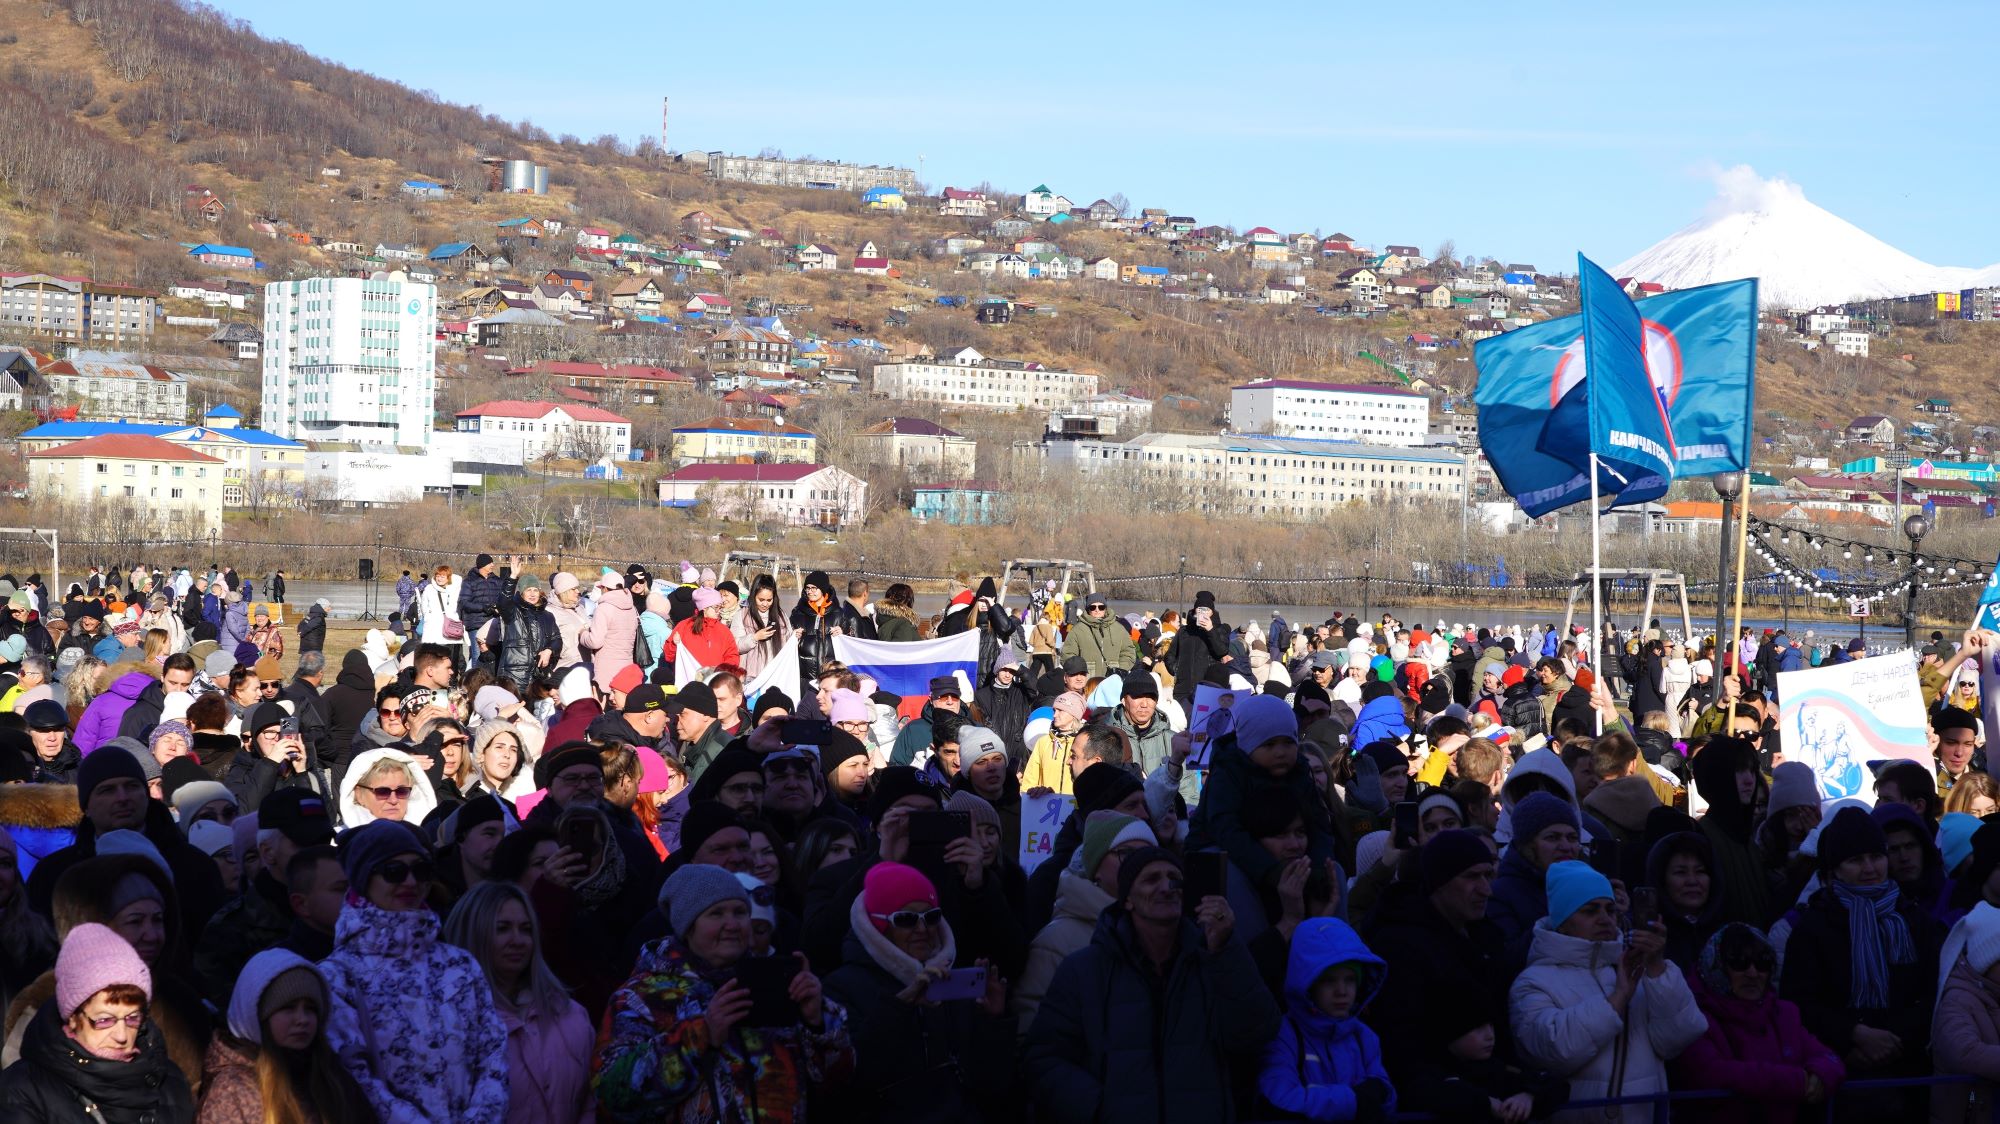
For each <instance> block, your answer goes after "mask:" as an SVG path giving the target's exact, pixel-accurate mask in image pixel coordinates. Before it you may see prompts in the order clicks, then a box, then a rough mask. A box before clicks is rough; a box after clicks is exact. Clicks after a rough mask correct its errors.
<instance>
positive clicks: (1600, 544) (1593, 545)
mask: <svg viewBox="0 0 2000 1124" xmlns="http://www.w3.org/2000/svg"><path fill="white" fill-rule="evenodd" d="M1597 503H1598V500H1597V454H1596V452H1594V451H1593V452H1592V453H1591V454H1590V647H1589V649H1588V651H1589V652H1590V666H1591V671H1592V673H1593V674H1594V675H1596V676H1599V677H1601V676H1603V675H1604V674H1605V670H1606V669H1605V667H1604V666H1603V660H1602V658H1601V657H1602V656H1603V653H1604V582H1603V578H1602V575H1603V573H1604V534H1603V530H1602V523H1603V519H1602V516H1603V512H1602V511H1600V510H1599V508H1598V506H1597ZM1607 689H1608V688H1607ZM1590 713H1591V715H1592V716H1593V717H1594V718H1595V719H1596V721H1597V733H1598V734H1600V735H1601V734H1603V733H1604V712H1603V711H1600V710H1598V709H1597V708H1596V707H1594V706H1593V707H1591V708H1590Z"/></svg>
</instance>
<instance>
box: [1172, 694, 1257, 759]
mask: <svg viewBox="0 0 2000 1124" xmlns="http://www.w3.org/2000/svg"><path fill="white" fill-rule="evenodd" d="M1249 695H1250V692H1248V691H1235V690H1231V689H1230V688H1228V687H1218V686H1216V685H1215V684H1213V683H1202V684H1199V685H1197V686H1196V687H1195V689H1194V709H1193V710H1192V711H1191V712H1190V713H1189V714H1188V735H1189V737H1188V759H1187V767H1188V768H1190V769H1206V768H1208V755H1209V753H1210V751H1211V750H1213V749H1214V747H1215V739H1217V738H1219V737H1221V736H1222V735H1224V734H1226V733H1228V732H1229V729H1230V722H1231V720H1232V719H1231V717H1230V708H1231V707H1233V706H1235V705H1236V702H1237V700H1238V699H1241V698H1247V697H1249Z"/></svg>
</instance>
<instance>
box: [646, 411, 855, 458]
mask: <svg viewBox="0 0 2000 1124" xmlns="http://www.w3.org/2000/svg"><path fill="white" fill-rule="evenodd" d="M818 444H819V439H818V438H817V437H815V436H813V432H812V431H811V430H809V429H800V428H799V427H798V426H795V425H786V424H785V423H783V422H780V421H777V420H776V419H773V418H721V417H716V418H703V419H702V420H701V421H698V422H695V423H694V424H693V425H683V426H676V427H675V428H674V431H673V459H674V462H675V463H676V464H691V463H693V462H696V461H753V462H760V463H771V464H805V463H808V462H810V461H811V460H812V459H813V455H814V453H815V451H816V450H817V448H818Z"/></svg>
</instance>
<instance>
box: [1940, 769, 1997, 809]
mask: <svg viewBox="0 0 2000 1124" xmlns="http://www.w3.org/2000/svg"><path fill="white" fill-rule="evenodd" d="M1944 810H1945V811H1946V812H1964V813H1966V814H1967V815H1971V816H1978V817H1980V818H1982V819H1984V818H1985V817H1987V816H1989V815H1991V814H1993V813H1994V812H1995V811H2000V781H1996V780H1994V779H1993V775H1992V774H1991V773H1980V772H1971V773H1967V774H1965V775H1964V776H1962V777H1960V778H1959V779H1958V780H1957V781H1956V782H1954V783H1953V784H1952V786H1951V788H1950V790H1949V791H1947V792H1946V793H1945V794H1944Z"/></svg>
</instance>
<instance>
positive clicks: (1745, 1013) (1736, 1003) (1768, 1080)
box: [1674, 979, 1847, 1124]
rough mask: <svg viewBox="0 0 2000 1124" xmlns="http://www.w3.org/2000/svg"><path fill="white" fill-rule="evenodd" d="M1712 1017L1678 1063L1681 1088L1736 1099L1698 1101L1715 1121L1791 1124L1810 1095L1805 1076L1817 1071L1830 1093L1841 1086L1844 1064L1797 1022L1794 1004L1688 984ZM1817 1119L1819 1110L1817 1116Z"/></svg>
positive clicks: (1769, 993) (1704, 1113)
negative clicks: (1717, 1091)
mask: <svg viewBox="0 0 2000 1124" xmlns="http://www.w3.org/2000/svg"><path fill="white" fill-rule="evenodd" d="M1690 987H1691V989H1692V990H1693V991H1694V997H1695V1002H1696V1004H1698V1005H1699V1006H1700V1007H1701V1012H1702V1014H1704V1015H1707V1016H1708V1032H1707V1033H1705V1034H1703V1035H1702V1036H1701V1037H1700V1038H1697V1039H1695V1041H1694V1044H1693V1045H1691V1046H1689V1047H1688V1048H1687V1049H1686V1050H1684V1051H1682V1052H1681V1056H1680V1057H1679V1059H1677V1060H1676V1061H1675V1063H1674V1070H1675V1072H1674V1087H1675V1088H1677V1089H1727V1090H1728V1091H1730V1092H1732V1093H1735V1094H1736V1097H1735V1098H1734V1099H1732V1100H1729V1101H1726V1102H1722V1103H1715V1102H1707V1101H1704V1102H1701V1103H1700V1104H1699V1105H1697V1106H1694V1107H1697V1108H1698V1109H1699V1110H1700V1113H1701V1117H1702V1119H1703V1120H1706V1121H1716V1122H1718V1124H1759V1122H1763V1121H1768V1122H1769V1124H1792V1122H1793V1121H1794V1120H1796V1119H1797V1118H1798V1113H1799V1108H1800V1106H1802V1105H1804V1104H1805V1100H1806V1075H1807V1074H1813V1075H1816V1076H1817V1077H1818V1078H1819V1080H1820V1084H1822V1085H1825V1086H1826V1091H1827V1095H1828V1096H1832V1095H1833V1093H1834V1091H1835V1090H1836V1089H1839V1088H1840V1082H1841V1080H1842V1079H1843V1078H1845V1077H1846V1076H1847V1067H1846V1065H1844V1064H1842V1062H1841V1060H1840V1057H1839V1055H1837V1054H1835V1053H1834V1052H1833V1051H1832V1050H1829V1049H1827V1048H1826V1047H1825V1046H1824V1045H1822V1044H1821V1043H1820V1041H1819V1039H1817V1038H1814V1037H1813V1036H1812V1034H1811V1033H1810V1032H1808V1031H1807V1030H1806V1028H1805V1024H1804V1023H1801V1022H1800V1021H1799V1009H1798V1006H1797V1005H1796V1004H1793V1003H1788V1002H1786V1001H1785V1000H1783V999H1780V998H1778V994H1777V992H1775V991H1766V992H1765V993H1764V998H1763V999H1762V1000H1761V1001H1760V1002H1756V1003H1751V1002H1748V1001H1746V1000H1742V999H1738V998H1737V997H1735V996H1734V995H1718V994H1716V992H1715V991H1714V989H1712V988H1710V987H1708V986H1707V985H1706V983H1705V982H1703V981H1702V980H1700V979H1696V980H1694V981H1692V982H1691V984H1690ZM1814 1118H1815V1119H1816V1118H1817V1117H1816V1116H1815V1117H1814Z"/></svg>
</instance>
